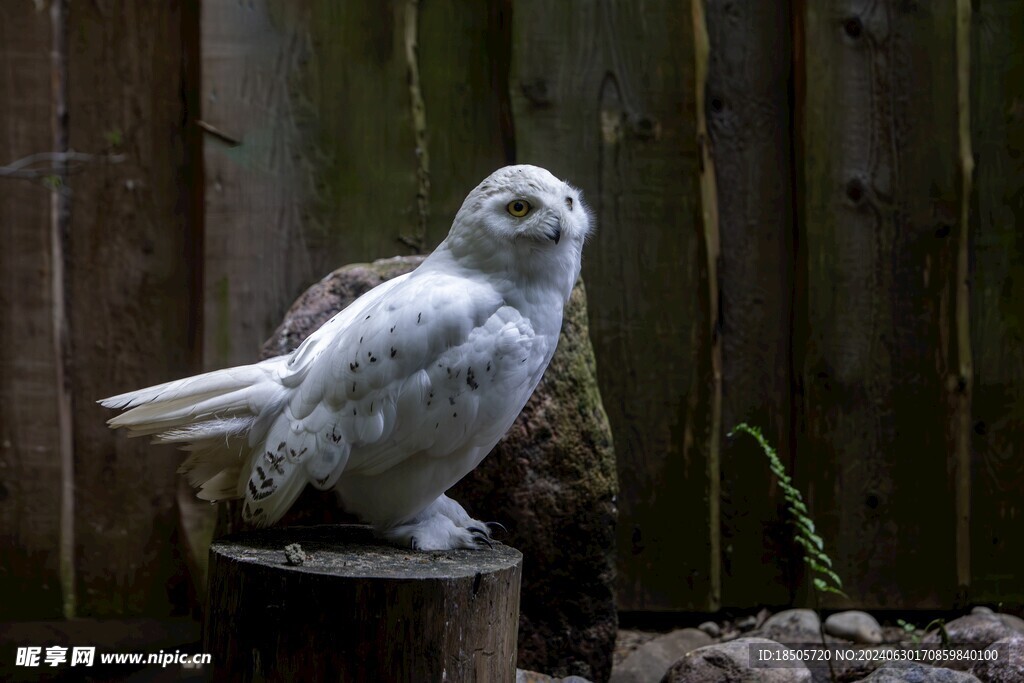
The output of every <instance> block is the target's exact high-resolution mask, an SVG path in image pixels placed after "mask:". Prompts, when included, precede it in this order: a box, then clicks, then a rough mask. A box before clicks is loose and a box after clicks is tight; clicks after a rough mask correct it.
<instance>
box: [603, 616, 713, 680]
mask: <svg viewBox="0 0 1024 683" xmlns="http://www.w3.org/2000/svg"><path fill="white" fill-rule="evenodd" d="M709 644H711V637H710V636H709V635H708V634H707V633H705V632H704V631H700V630H698V629H695V628H682V629H678V630H676V631H672V632H671V633H666V634H665V635H663V636H658V637H657V638H655V639H654V640H649V641H647V642H646V643H644V644H643V645H641V646H640V647H638V648H637V649H635V650H633V652H632V653H630V655H629V656H628V657H626V658H625V659H624V660H622V662H621V663H619V664H618V665H617V666H613V667H612V676H611V678H610V679H609V683H648V682H649V681H660V680H661V678H662V676H664V675H665V672H666V671H668V669H669V667H670V666H672V665H673V664H675V663H676V662H677V661H678V660H680V659H681V658H683V657H684V656H685V655H686V653H687V652H690V651H691V650H696V649H697V648H699V647H704V646H705V645H709Z"/></svg>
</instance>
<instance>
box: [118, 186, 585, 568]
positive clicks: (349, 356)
mask: <svg viewBox="0 0 1024 683" xmlns="http://www.w3.org/2000/svg"><path fill="white" fill-rule="evenodd" d="M589 231H590V217H589V216H588V213H587V210H586V208H585V207H584V206H583V202H582V201H581V199H580V192H579V190H577V189H576V188H574V187H572V186H571V185H569V184H568V183H565V182H562V181H560V180H558V179H557V178H555V177H554V176H553V175H552V174H551V173H549V172H548V171H546V170H544V169H542V168H538V167H536V166H508V167H505V168H502V169H500V170H498V171H495V172H494V173H492V174H491V175H490V176H489V177H488V178H487V179H486V180H484V181H483V182H482V183H480V185H478V186H477V187H476V188H475V189H474V190H473V191H472V192H470V193H469V196H468V197H466V200H465V202H463V204H462V208H460V209H459V211H458V213H457V214H456V216H455V220H454V222H453V223H452V228H451V231H450V232H449V233H448V237H447V238H445V240H444V241H443V242H442V243H441V244H440V245H439V246H438V247H437V249H436V250H435V251H434V252H433V253H432V254H431V255H430V256H429V257H427V259H426V260H424V261H423V263H422V264H421V265H420V266H419V267H418V268H417V269H416V270H414V271H412V272H411V273H408V274H406V275H403V276H401V277H397V278H394V279H393V280H390V281H388V282H385V283H383V284H381V285H380V286H378V287H376V288H374V289H372V290H370V291H369V292H367V293H366V294H364V295H363V296H362V297H360V298H359V299H357V300H356V301H355V302H353V303H352V304H351V305H350V306H349V307H348V308H346V309H344V310H343V311H341V312H340V313H338V314H337V315H336V316H334V317H333V318H331V319H330V320H329V321H327V322H326V323H324V325H323V326H322V327H321V328H320V329H319V330H317V331H316V332H314V333H313V334H312V335H310V336H309V338H307V339H306V340H305V341H304V342H303V343H302V344H301V345H300V346H299V347H298V348H296V349H295V351H293V352H292V353H291V354H289V355H287V356H281V357H278V358H271V359H269V360H265V361H263V362H261V363H257V364H255V365H245V366H240V367H235V368H228V369H226V370H218V371H215V372H210V373H206V374H203V375H197V376H195V377H189V378H186V379H181V380H177V381H174V382H168V383H166V384H161V385H159V386H154V387H150V388H148V389H140V390H138V391H132V392H129V393H126V394H121V395H119V396H112V397H110V398H107V399H103V400H101V401H100V403H102V404H103V405H104V406H106V407H108V408H115V409H125V410H126V411H127V412H124V413H122V414H120V415H118V416H116V417H114V418H112V419H111V420H110V421H109V424H110V426H111V427H114V428H119V427H124V428H125V429H126V430H127V431H128V433H129V435H130V436H141V435H155V441H156V442H158V443H175V444H181V445H182V447H183V448H184V449H185V450H188V451H191V455H190V456H189V457H188V458H187V459H186V460H185V461H184V463H183V464H182V466H181V469H180V471H181V472H182V473H184V474H185V475H186V476H187V477H188V480H189V482H190V483H191V484H192V485H193V486H197V487H198V488H199V492H198V496H199V497H200V498H203V499H206V500H213V501H215V500H223V499H230V498H244V499H245V502H244V505H243V508H242V514H243V517H244V518H245V519H246V520H247V521H250V522H252V523H255V524H257V525H261V526H262V525H268V524H273V523H274V522H276V521H277V520H278V519H280V518H281V516H282V515H283V514H284V513H285V512H286V511H287V510H288V508H289V507H291V505H292V503H293V502H294V501H295V499H296V498H297V497H298V495H299V494H300V493H301V492H302V490H303V488H305V486H306V484H307V483H310V484H312V485H313V486H315V487H317V488H319V489H325V490H326V489H332V488H333V489H335V490H336V491H337V492H338V495H339V496H340V498H341V501H342V503H343V505H344V506H345V507H346V508H347V509H348V510H349V511H350V512H353V513H355V514H356V515H358V516H359V517H360V518H362V519H363V520H364V521H366V522H368V523H370V524H372V525H373V526H374V528H375V530H376V532H377V533H378V535H379V536H381V537H382V538H384V539H387V540H388V541H390V542H393V543H397V544H399V545H404V546H407V547H411V548H414V549H420V550H446V549H451V548H479V547H481V545H483V544H487V545H490V540H489V536H490V534H489V531H488V528H487V525H485V524H483V523H482V522H479V521H477V520H475V519H473V518H471V517H470V516H469V515H468V514H467V513H466V511H465V510H464V509H463V507H462V506H461V505H459V503H457V502H455V501H454V500H452V499H451V498H449V497H448V496H446V495H445V491H447V490H448V489H449V488H450V487H451V486H452V485H454V484H455V483H456V482H457V481H458V480H459V479H461V478H462V477H463V476H465V475H466V474H467V473H468V472H470V471H471V470H472V469H473V468H474V467H476V466H477V465H478V464H479V463H480V461H481V460H482V459H483V458H484V457H485V456H486V455H487V453H488V452H490V450H491V448H492V447H494V445H495V444H496V443H497V442H498V440H499V439H501V437H502V436H503V435H504V434H505V432H506V431H507V430H508V428H509V427H510V426H511V425H512V423H513V422H514V421H515V419H516V417H517V416H518V415H519V412H520V410H522V408H523V406H524V405H525V404H526V401H527V399H529V397H530V395H531V394H532V393H533V390H534V389H535V388H536V386H537V383H538V382H539V381H540V378H541V375H542V374H543V373H544V370H545V368H546V367H547V365H548V362H549V361H550V360H551V356H552V354H553V353H554V351H555V345H556V344H557V343H558V335H559V332H560V329H561V325H562V309H563V307H564V306H565V304H566V302H567V300H568V298H569V294H570V292H571V291H572V288H573V285H574V284H575V283H576V280H577V278H578V277H579V273H580V257H581V254H582V250H583V243H584V240H585V239H586V237H587V234H588V233H589Z"/></svg>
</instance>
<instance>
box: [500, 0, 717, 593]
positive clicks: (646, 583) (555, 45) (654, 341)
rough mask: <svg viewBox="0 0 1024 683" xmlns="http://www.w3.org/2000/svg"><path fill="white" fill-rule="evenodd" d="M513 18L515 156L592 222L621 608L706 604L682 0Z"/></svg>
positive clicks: (528, 1) (687, 38)
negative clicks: (570, 197)
mask: <svg viewBox="0 0 1024 683" xmlns="http://www.w3.org/2000/svg"><path fill="white" fill-rule="evenodd" d="M512 17H513V24H512V26H513V31H512V45H513V47H512V72H511V76H510V81H509V89H510V92H511V96H512V105H513V118H514V121H515V140H516V161H517V162H520V163H535V164H539V165H542V166H546V167H547V168H549V169H551V170H552V171H553V172H554V173H555V174H556V175H559V176H560V177H565V178H569V179H571V181H572V182H573V183H575V184H577V185H579V186H580V187H581V188H582V189H583V191H584V194H585V197H584V198H585V200H586V201H587V203H588V205H589V206H590V208H591V209H592V210H593V212H594V216H595V218H596V222H597V231H596V234H595V235H594V237H593V239H592V240H591V243H590V245H589V246H588V247H587V253H586V255H585V258H584V274H585V277H586V280H587V282H588V301H589V304H590V323H591V338H592V339H593V341H594V350H595V354H596V356H597V362H598V374H599V378H600V383H601V391H602V396H603V398H604V402H605V408H606V410H607V412H608V416H609V419H610V420H611V424H612V428H613V431H614V434H615V445H616V452H617V457H618V466H619V480H620V485H621V493H620V497H619V506H620V507H619V512H620V523H619V534H618V543H619V553H620V565H619V577H620V592H619V606H620V609H626V610H643V609H684V608H696V609H714V608H715V607H716V606H717V603H716V601H717V586H714V585H713V584H714V581H713V579H712V559H711V555H712V552H711V550H710V548H711V537H712V535H713V534H717V532H718V530H717V528H712V524H711V521H710V517H709V513H708V504H707V497H708V492H709V481H708V475H707V470H706V465H707V460H708V446H707V444H708V442H709V432H708V430H709V425H710V421H711V417H710V411H709V408H708V406H709V397H710V386H711V381H712V380H711V376H710V373H711V369H710V355H709V342H710V340H709V338H708V337H709V332H708V315H709V314H708V312H707V311H706V310H705V309H706V307H707V294H706V291H707V290H706V286H707V283H706V282H705V281H704V280H702V277H705V276H704V274H703V271H702V269H704V268H705V267H706V263H705V262H704V256H703V251H702V250H703V237H702V233H701V230H700V228H699V227H698V226H699V222H698V221H699V209H698V189H697V172H698V157H697V145H696V140H695V137H696V136H695V133H696V120H695V105H694V99H693V98H694V95H693V93H694V67H693V55H694V46H693V31H692V24H691V21H692V19H691V12H690V7H689V6H688V4H687V3H670V2H639V3H616V2H559V3H543V2H537V1H533V0H516V1H515V2H514V3H513V12H512ZM590 283H592V284H590Z"/></svg>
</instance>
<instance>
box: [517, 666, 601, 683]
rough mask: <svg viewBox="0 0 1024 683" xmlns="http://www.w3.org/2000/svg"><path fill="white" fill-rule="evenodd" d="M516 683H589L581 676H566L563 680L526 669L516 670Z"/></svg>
mask: <svg viewBox="0 0 1024 683" xmlns="http://www.w3.org/2000/svg"><path fill="white" fill-rule="evenodd" d="M516 683H591V682H590V681H589V680H587V679H586V678H583V677H581V676H566V677H565V678H552V677H551V676H548V675H547V674H542V673H538V672H536V671H528V670H526V669H516Z"/></svg>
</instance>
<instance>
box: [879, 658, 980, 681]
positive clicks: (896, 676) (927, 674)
mask: <svg viewBox="0 0 1024 683" xmlns="http://www.w3.org/2000/svg"><path fill="white" fill-rule="evenodd" d="M861 683H980V681H978V679H977V678H975V677H974V676H972V675H971V674H969V673H967V672H966V671H954V670H952V669H944V668H941V667H936V666H928V665H927V664H921V663H920V662H886V663H885V664H883V665H881V666H880V667H878V668H877V669H875V670H874V671H873V672H871V674H870V675H869V676H868V677H867V678H862V679H861Z"/></svg>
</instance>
